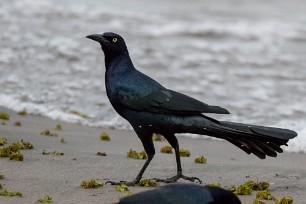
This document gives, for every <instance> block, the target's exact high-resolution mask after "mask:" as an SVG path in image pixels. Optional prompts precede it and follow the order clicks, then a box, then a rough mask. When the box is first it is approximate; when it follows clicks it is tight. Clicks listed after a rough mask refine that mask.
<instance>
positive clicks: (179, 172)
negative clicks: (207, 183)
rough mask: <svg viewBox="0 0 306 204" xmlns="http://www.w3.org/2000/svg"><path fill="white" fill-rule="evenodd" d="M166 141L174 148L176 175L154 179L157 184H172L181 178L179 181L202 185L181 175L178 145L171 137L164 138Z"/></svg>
mask: <svg viewBox="0 0 306 204" xmlns="http://www.w3.org/2000/svg"><path fill="white" fill-rule="evenodd" d="M165 137H166V136H165ZM166 139H167V140H168V141H169V143H170V145H171V146H172V147H173V148H174V151H175V159H176V165H177V174H176V175H175V176H173V177H170V178H167V179H158V178H155V180H156V181H157V182H164V183H174V182H176V181H177V180H179V179H180V178H181V179H184V180H188V181H191V182H196V181H197V182H198V183H202V181H201V180H200V179H199V178H197V177H188V176H184V175H183V170H182V165H181V158H180V152H179V144H178V141H177V138H176V137H175V136H174V135H173V136H172V137H169V138H167V137H166Z"/></svg>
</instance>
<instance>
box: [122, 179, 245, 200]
mask: <svg viewBox="0 0 306 204" xmlns="http://www.w3.org/2000/svg"><path fill="white" fill-rule="evenodd" d="M124 203H133V204H143V203H146V204H240V203H241V202H240V200H239V199H238V197H237V196H236V195H235V194H233V193H232V192H230V191H227V190H224V189H222V188H218V187H215V186H200V185H195V184H170V185H166V186H162V187H160V188H157V189H154V190H149V191H144V192H141V193H137V194H134V195H131V196H127V197H124V198H122V199H120V201H119V204H124Z"/></svg>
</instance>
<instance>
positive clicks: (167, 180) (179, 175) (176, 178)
mask: <svg viewBox="0 0 306 204" xmlns="http://www.w3.org/2000/svg"><path fill="white" fill-rule="evenodd" d="M179 179H184V180H187V181H191V182H198V183H199V184H201V183H202V181H201V180H200V179H199V178H197V177H188V176H184V175H183V174H181V173H178V174H176V175H175V176H173V177H171V178H166V179H158V178H154V180H156V181H157V182H163V183H174V182H177V180H179Z"/></svg>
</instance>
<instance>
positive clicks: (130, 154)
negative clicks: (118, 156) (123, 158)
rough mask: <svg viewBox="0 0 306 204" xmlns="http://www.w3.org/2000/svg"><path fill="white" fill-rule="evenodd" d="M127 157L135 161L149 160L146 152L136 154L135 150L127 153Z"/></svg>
mask: <svg viewBox="0 0 306 204" xmlns="http://www.w3.org/2000/svg"><path fill="white" fill-rule="evenodd" d="M127 157H129V158H133V159H147V158H148V157H147V153H146V152H145V151H141V152H139V153H138V152H136V151H135V150H132V149H130V151H129V152H128V153H127Z"/></svg>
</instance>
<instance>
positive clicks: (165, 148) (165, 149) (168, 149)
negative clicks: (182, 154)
mask: <svg viewBox="0 0 306 204" xmlns="http://www.w3.org/2000/svg"><path fill="white" fill-rule="evenodd" d="M160 152H161V153H166V154H173V150H172V147H170V146H163V147H162V148H161V149H160Z"/></svg>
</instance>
